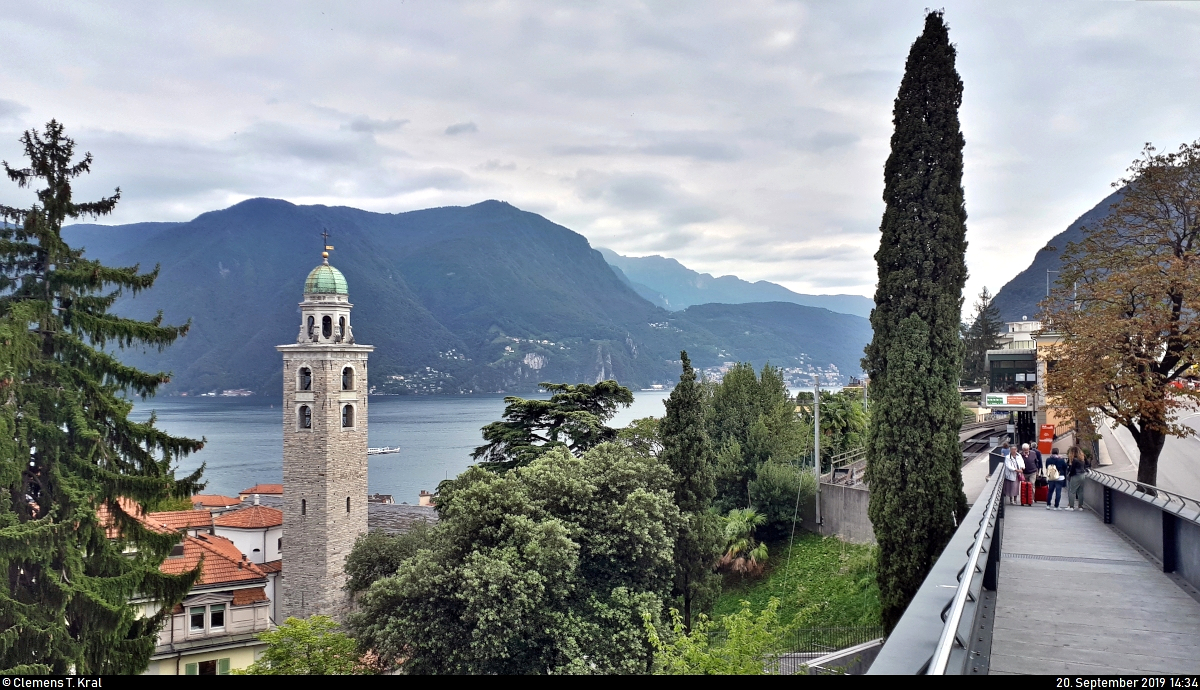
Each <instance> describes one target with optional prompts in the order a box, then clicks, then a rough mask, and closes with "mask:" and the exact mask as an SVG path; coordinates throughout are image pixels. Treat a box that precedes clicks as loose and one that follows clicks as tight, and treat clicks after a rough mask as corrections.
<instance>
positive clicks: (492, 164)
mask: <svg viewBox="0 0 1200 690" xmlns="http://www.w3.org/2000/svg"><path fill="white" fill-rule="evenodd" d="M479 169H480V170H488V171H493V170H516V169H517V164H516V163H512V162H509V163H501V162H500V161H498V160H496V159H494V158H493V159H488V161H487V162H486V163H484V164H483V165H480V166H479Z"/></svg>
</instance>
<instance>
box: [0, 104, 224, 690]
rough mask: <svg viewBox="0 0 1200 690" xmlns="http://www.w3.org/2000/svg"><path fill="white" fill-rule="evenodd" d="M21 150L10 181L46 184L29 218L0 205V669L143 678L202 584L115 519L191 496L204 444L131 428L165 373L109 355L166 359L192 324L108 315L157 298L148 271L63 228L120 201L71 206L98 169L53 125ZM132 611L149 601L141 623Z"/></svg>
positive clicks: (155, 541)
mask: <svg viewBox="0 0 1200 690" xmlns="http://www.w3.org/2000/svg"><path fill="white" fill-rule="evenodd" d="M21 143H22V144H23V145H24V150H25V155H26V157H27V158H28V159H29V162H28V165H27V166H26V167H13V166H10V165H9V164H8V163H7V162H5V163H4V170H5V173H6V174H7V175H8V178H9V179H10V180H12V181H13V182H16V183H17V185H18V186H19V187H22V188H25V187H35V186H38V185H39V184H40V185H41V186H40V188H38V189H37V190H36V201H34V202H33V204H32V205H31V206H29V207H28V208H21V207H17V206H9V205H0V216H3V218H4V220H5V221H11V222H12V224H8V223H6V224H5V226H4V227H3V228H0V321H2V322H3V327H4V331H5V332H4V334H3V335H2V336H0V337H3V338H4V343H3V344H4V348H3V351H4V356H3V358H2V360H3V361H2V362H0V365H2V366H3V367H4V371H3V372H0V379H2V380H0V406H2V409H3V412H2V413H0V425H2V426H3V427H4V428H3V429H2V431H3V433H0V438H2V440H0V450H2V451H3V452H2V453H0V572H2V573H4V575H3V579H2V583H3V584H0V631H3V632H0V669H2V670H3V672H6V673H38V672H41V673H56V674H66V673H78V674H83V675H97V674H136V673H141V672H142V671H144V670H145V669H146V667H147V665H148V664H149V659H150V655H151V653H152V652H153V650H154V646H155V644H156V641H157V633H158V629H159V628H160V627H161V626H162V623H163V621H164V620H165V618H166V616H167V615H168V614H169V612H170V610H171V608H172V607H173V606H175V605H176V604H177V603H179V602H180V601H182V599H183V597H184V596H185V595H186V593H187V591H188V590H189V589H190V587H191V585H192V583H193V581H194V580H195V578H196V577H197V575H198V571H194V572H191V573H186V574H183V575H178V576H174V575H165V574H163V573H162V572H161V571H160V569H159V566H160V565H161V563H162V561H163V559H164V558H166V556H167V555H168V554H169V553H170V551H171V548H172V546H174V545H175V543H176V542H177V541H178V535H176V534H161V533H159V532H155V531H151V530H149V529H147V528H146V527H145V526H144V525H143V524H142V523H141V522H140V521H139V520H138V519H137V518H136V516H135V515H131V514H130V513H129V512H126V510H125V507H124V506H131V507H132V505H133V504H136V505H137V506H138V507H139V508H145V507H146V506H153V505H159V504H161V503H162V502H163V501H166V500H169V499H172V498H178V497H183V496H189V495H191V494H192V493H194V492H195V490H196V489H198V488H200V486H201V485H200V484H199V479H200V470H197V471H196V472H194V473H192V474H191V475H189V476H187V477H183V478H179V477H176V476H175V462H176V461H177V460H178V459H179V458H181V457H183V456H185V455H187V454H188V453H190V452H193V451H195V450H198V449H199V448H200V447H201V446H202V442H201V441H196V440H192V439H188V438H182V437H177V436H171V435H170V434H166V433H164V432H163V431H161V430H159V429H157V428H155V426H154V418H153V417H151V419H150V420H149V421H147V422H143V423H137V422H133V421H130V419H129V413H130V411H131V410H132V409H133V405H132V402H131V399H132V398H134V397H142V398H146V397H148V396H152V395H153V394H154V393H155V391H156V390H157V389H158V387H159V386H160V385H161V384H163V383H164V382H166V380H167V375H166V374H164V373H148V372H143V371H139V370H137V369H135V368H133V367H129V366H126V365H124V364H122V363H121V361H120V360H119V359H118V358H117V357H115V356H114V354H113V353H112V352H111V348H123V347H154V348H163V347H166V346H168V345H170V344H171V343H172V342H174V341H175V339H176V338H178V337H180V336H182V335H183V334H184V333H185V332H186V331H187V326H167V325H164V324H163V323H162V321H161V316H160V317H159V318H155V319H153V320H151V321H137V320H133V319H127V318H122V317H120V316H116V315H114V314H112V313H110V312H109V309H110V307H111V306H112V304H113V302H114V301H115V300H116V299H117V297H118V296H119V295H121V294H123V293H126V294H137V293H139V292H141V291H142V290H145V289H147V288H149V287H150V286H151V285H153V283H154V280H155V278H156V277H157V274H158V272H157V269H155V270H154V271H152V272H149V273H140V272H139V270H138V267H137V266H132V267H126V268H112V267H108V266H104V265H103V264H101V263H100V262H98V261H93V260H90V259H87V258H86V257H85V256H84V254H83V251H82V250H79V249H73V248H72V247H70V246H69V245H68V244H67V243H66V242H65V241H64V240H63V238H62V226H63V223H64V222H66V221H68V220H73V219H76V218H83V217H97V216H103V215H106V214H108V213H109V212H111V211H112V209H113V207H114V206H115V205H116V203H117V199H118V198H119V197H120V190H117V192H116V193H114V194H113V195H112V196H110V197H107V198H103V199H100V200H99V201H94V202H88V203H77V202H75V201H74V199H73V198H72V189H71V187H72V180H73V179H74V178H76V177H78V176H79V175H82V174H84V173H86V172H88V171H89V170H90V168H91V164H92V157H91V155H90V154H86V155H84V156H83V158H82V159H79V160H75V156H74V149H75V142H74V141H72V140H71V139H70V138H69V137H67V136H66V134H65V133H64V130H63V127H62V125H61V124H59V123H58V122H56V121H54V120H51V121H50V122H49V123H48V124H47V125H46V127H45V129H44V131H42V132H40V133H39V132H37V131H29V132H26V133H25V134H24V135H23V136H22V137H21ZM100 511H104V513H105V515H106V517H105V518H104V519H102V518H101V517H100V515H99V514H98V513H99V512H100ZM134 512H136V510H135V511H134ZM135 598H144V599H145V600H148V601H150V602H151V607H150V610H149V614H150V615H142V613H143V611H142V607H141V606H140V605H134V604H131V603H130V602H131V601H132V600H134V599H135Z"/></svg>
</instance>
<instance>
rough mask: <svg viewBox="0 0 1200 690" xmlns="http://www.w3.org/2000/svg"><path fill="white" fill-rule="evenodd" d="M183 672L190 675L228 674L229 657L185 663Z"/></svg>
mask: <svg viewBox="0 0 1200 690" xmlns="http://www.w3.org/2000/svg"><path fill="white" fill-rule="evenodd" d="M183 673H184V675H188V676H227V675H229V657H224V658H222V659H209V660H208V661H199V662H193V663H190V664H184V665H183Z"/></svg>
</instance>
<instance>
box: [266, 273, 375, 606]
mask: <svg viewBox="0 0 1200 690" xmlns="http://www.w3.org/2000/svg"><path fill="white" fill-rule="evenodd" d="M323 258H324V260H323V261H322V263H321V264H320V265H319V266H317V267H316V268H314V269H313V270H312V271H311V272H310V273H309V274H308V278H307V279H306V280H305V281H304V299H303V301H302V302H300V328H299V332H298V334H297V337H296V342H295V343H294V344H289V345H279V346H277V347H276V348H275V349H276V350H278V351H279V352H280V353H281V354H282V355H283V400H284V405H283V561H284V564H283V568H284V575H283V577H282V580H281V587H280V595H281V597H280V611H279V614H280V615H281V616H282V617H283V619H286V618H287V617H289V616H296V617H299V618H303V617H307V616H311V615H313V614H318V613H319V614H325V615H329V616H333V617H334V618H335V619H338V620H341V619H342V618H343V617H344V615H345V613H346V612H347V610H348V606H349V600H348V599H347V597H346V593H345V591H344V590H343V586H344V585H345V582H346V575H345V571H344V564H345V560H346V556H347V555H349V553H350V548H351V547H352V546H353V545H354V540H355V539H356V538H357V537H358V536H359V535H360V534H363V533H365V532H366V531H367V394H366V388H367V357H368V355H369V354H370V353H371V351H372V350H374V348H373V347H371V346H369V345H359V344H357V343H356V342H355V341H354V332H353V330H352V327H351V324H350V310H351V308H352V307H353V305H352V304H351V303H350V300H349V290H348V289H347V285H346V278H345V276H343V275H342V273H341V271H339V270H337V269H336V268H334V267H333V266H331V265H330V264H329V258H328V253H326V254H325V255H324V257H323Z"/></svg>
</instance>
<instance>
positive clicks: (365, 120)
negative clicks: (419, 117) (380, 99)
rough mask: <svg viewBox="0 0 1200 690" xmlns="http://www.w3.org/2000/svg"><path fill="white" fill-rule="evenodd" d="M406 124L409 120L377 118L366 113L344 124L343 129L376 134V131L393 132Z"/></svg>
mask: <svg viewBox="0 0 1200 690" xmlns="http://www.w3.org/2000/svg"><path fill="white" fill-rule="evenodd" d="M406 124H408V120H392V119H387V120H375V119H373V118H370V117H366V116H365V115H364V116H362V117H356V118H354V119H353V120H351V121H350V122H348V123H347V124H344V125H342V129H348V130H350V131H351V132H366V133H370V134H375V133H376V132H392V131H395V130H397V129H400V128H401V127H403V126H404V125H406Z"/></svg>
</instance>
